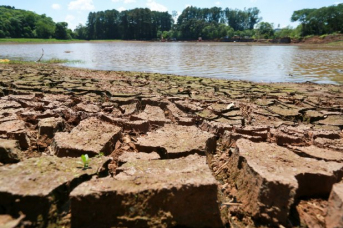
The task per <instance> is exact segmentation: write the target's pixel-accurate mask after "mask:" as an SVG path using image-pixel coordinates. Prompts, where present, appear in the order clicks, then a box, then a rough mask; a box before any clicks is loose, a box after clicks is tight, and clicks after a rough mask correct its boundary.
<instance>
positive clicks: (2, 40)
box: [0, 38, 122, 44]
mask: <svg viewBox="0 0 343 228" xmlns="http://www.w3.org/2000/svg"><path fill="white" fill-rule="evenodd" d="M118 41H122V40H92V41H91V42H118ZM83 42H89V41H86V40H78V39H72V40H57V39H38V38H37V39H36V38H0V44H1V43H19V44H20V43H83Z"/></svg>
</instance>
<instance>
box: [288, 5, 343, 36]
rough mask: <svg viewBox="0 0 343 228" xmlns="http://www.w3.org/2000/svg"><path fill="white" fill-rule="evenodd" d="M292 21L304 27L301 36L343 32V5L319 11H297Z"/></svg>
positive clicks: (323, 8)
mask: <svg viewBox="0 0 343 228" xmlns="http://www.w3.org/2000/svg"><path fill="white" fill-rule="evenodd" d="M291 20H292V21H293V22H294V21H299V22H300V23H301V25H302V27H301V28H302V29H301V36H307V35H323V34H332V33H334V32H343V3H341V4H337V5H333V6H329V7H322V8H319V9H302V10H298V11H295V12H294V13H293V15H292V18H291Z"/></svg>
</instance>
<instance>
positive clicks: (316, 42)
mask: <svg viewBox="0 0 343 228" xmlns="http://www.w3.org/2000/svg"><path fill="white" fill-rule="evenodd" d="M327 37H330V36H327ZM342 37H343V36H342V35H338V36H337V38H339V39H335V38H333V39H327V40H325V38H320V37H319V36H314V37H310V38H303V39H304V40H303V41H296V42H291V43H277V42H276V43H272V42H267V41H253V42H225V41H214V40H203V41H201V42H198V41H197V40H179V41H165V42H162V41H153V40H150V41H149V40H55V39H54V40H50V39H25V38H23V39H21V38H14V39H7V38H1V39H0V45H2V44H69V43H71V44H73V43H114V42H161V43H178V42H180V43H229V44H235V45H239V44H241V45H286V46H307V45H313V46H325V47H333V48H335V47H336V48H341V47H343V38H342ZM3 40H6V41H3ZM25 40H27V41H25Z"/></svg>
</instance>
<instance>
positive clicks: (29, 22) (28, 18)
mask: <svg viewBox="0 0 343 228" xmlns="http://www.w3.org/2000/svg"><path fill="white" fill-rule="evenodd" d="M56 26H57V27H56ZM66 26H68V24H67V23H66V22H60V23H57V24H56V23H55V22H54V21H53V20H52V19H51V18H50V17H47V16H46V15H45V14H43V15H39V14H36V13H34V12H31V11H26V10H19V9H15V8H14V7H10V6H0V38H43V39H49V38H54V37H55V35H57V36H56V38H58V39H71V38H72V37H73V32H72V31H71V30H70V29H67V27H66Z"/></svg>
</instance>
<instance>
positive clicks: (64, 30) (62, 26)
mask: <svg viewBox="0 0 343 228" xmlns="http://www.w3.org/2000/svg"><path fill="white" fill-rule="evenodd" d="M55 37H56V39H62V40H68V39H71V38H72V37H71V36H70V34H68V23H67V22H58V23H56V29H55Z"/></svg>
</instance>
